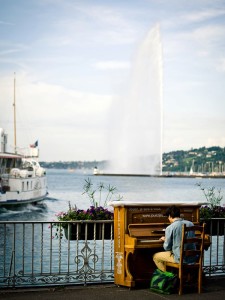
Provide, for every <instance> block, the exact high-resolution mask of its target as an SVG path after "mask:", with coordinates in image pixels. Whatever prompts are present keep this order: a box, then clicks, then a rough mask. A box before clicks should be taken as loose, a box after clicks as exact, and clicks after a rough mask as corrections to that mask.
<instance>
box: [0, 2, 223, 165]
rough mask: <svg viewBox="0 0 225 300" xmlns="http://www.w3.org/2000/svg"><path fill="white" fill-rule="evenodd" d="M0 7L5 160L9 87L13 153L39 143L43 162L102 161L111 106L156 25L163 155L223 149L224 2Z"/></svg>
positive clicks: (0, 115) (0, 97)
mask: <svg viewBox="0 0 225 300" xmlns="http://www.w3.org/2000/svg"><path fill="white" fill-rule="evenodd" d="M0 7H1V9H0V127H2V128H4V130H5V131H6V133H7V134H8V144H9V145H8V150H9V151H10V150H12V149H13V98H14V78H15V80H16V85H15V86H16V90H15V95H16V108H17V110H16V111H17V115H16V121H17V122H16V124H17V146H18V147H19V146H20V147H21V148H22V147H25V146H27V145H29V144H31V143H34V142H35V141H36V140H38V143H39V147H40V159H41V160H42V161H78V160H81V161H88V160H91V161H92V160H105V159H106V160H107V159H108V150H107V135H109V134H110V132H109V131H108V128H109V127H110V126H111V124H112V122H113V120H112V118H111V117H110V113H111V108H112V105H113V102H114V101H115V99H117V97H118V95H119V93H120V91H121V89H122V87H123V86H125V85H126V84H127V83H126V79H127V78H128V77H129V73H130V72H131V68H132V62H133V58H134V55H135V52H136V51H137V49H138V46H139V45H140V43H141V42H142V40H143V39H144V38H145V36H146V34H147V33H148V32H149V30H151V28H153V27H154V26H156V24H158V26H159V28H160V36H161V42H162V52H163V64H162V65H163V143H162V145H163V146H162V150H163V152H169V151H174V150H190V149H191V148H199V147H204V146H205V147H210V146H220V147H225V131H224V129H225V1H224V0H213V1H212V0H139V1H135V0H129V1H128V0H126V1H125V0H114V1H112V0H110V1H108V0H104V1H103V0H78V1H76V0H0ZM115 122H116V120H115ZM114 145H115V147H116V139H115V144H114Z"/></svg>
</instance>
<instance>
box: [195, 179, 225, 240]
mask: <svg viewBox="0 0 225 300" xmlns="http://www.w3.org/2000/svg"><path fill="white" fill-rule="evenodd" d="M197 185H198V186H199V187H200V189H201V190H202V192H203V194H204V196H205V198H206V200H207V202H208V204H207V205H203V206H201V208H200V220H201V221H202V222H204V223H206V233H210V234H212V235H216V234H217V233H218V234H219V235H223V234H224V223H225V207H224V206H221V200H222V199H223V196H222V195H221V189H217V190H216V188H215V187H214V186H213V187H210V188H204V187H202V185H201V184H200V183H198V184H197ZM214 218H216V219H218V218H221V219H222V220H214ZM218 226H219V227H218ZM217 227H218V228H217Z"/></svg>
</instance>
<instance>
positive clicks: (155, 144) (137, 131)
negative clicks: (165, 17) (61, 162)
mask: <svg viewBox="0 0 225 300" xmlns="http://www.w3.org/2000/svg"><path fill="white" fill-rule="evenodd" d="M130 77H131V78H130V83H129V84H128V88H127V91H126V94H125V95H124V96H123V97H119V99H117V100H115V102H114V103H115V105H116V108H115V107H114V109H112V112H114V113H113V115H112V117H113V119H112V120H111V124H110V126H111V130H110V134H109V136H110V143H109V145H110V152H109V153H110V158H109V160H110V163H109V166H108V168H107V173H115V174H134V175H135V174H139V175H142V174H143V175H147V174H148V175H160V174H161V170H162V44H161V38H160V29H159V26H158V25H156V26H155V27H154V28H152V29H151V30H150V31H149V32H148V34H147V36H146V38H145V39H144V41H143V42H142V44H141V45H140V47H139V48H138V51H137V55H136V57H135V60H134V63H133V67H132V72H131V76H130Z"/></svg>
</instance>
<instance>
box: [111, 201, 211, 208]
mask: <svg viewBox="0 0 225 300" xmlns="http://www.w3.org/2000/svg"><path fill="white" fill-rule="evenodd" d="M108 205H109V206H113V207H118V206H121V207H124V206H159V205H160V206H171V205H177V206H199V207H200V206H202V205H207V203H206V202H199V201H186V202H178V201H177V202H159V201H157V202H156V201H124V200H121V201H120V200H114V201H110V202H108Z"/></svg>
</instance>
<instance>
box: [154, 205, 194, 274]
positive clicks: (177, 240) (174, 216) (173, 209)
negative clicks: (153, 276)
mask: <svg viewBox="0 0 225 300" xmlns="http://www.w3.org/2000/svg"><path fill="white" fill-rule="evenodd" d="M165 215H166V216H167V217H168V219H169V222H170V223H171V224H170V225H169V226H168V227H167V228H166V230H165V236H162V237H161V238H160V239H161V240H162V241H163V242H164V243H163V248H164V250H165V251H163V252H157V253H155V254H154V255H153V260H154V263H155V264H156V266H157V268H158V269H160V270H161V271H163V272H165V271H166V267H165V262H166V261H168V262H176V263H177V262H179V259H180V244H181V237H182V225H183V224H186V226H187V227H189V226H194V224H193V223H192V222H190V221H187V220H184V219H182V218H180V209H179V207H177V206H175V205H173V206H170V207H168V208H167V210H166V213H165ZM189 234H190V237H191V236H194V232H192V231H190V233H189ZM193 247H195V246H194V245H193V244H190V245H188V248H190V249H193Z"/></svg>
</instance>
